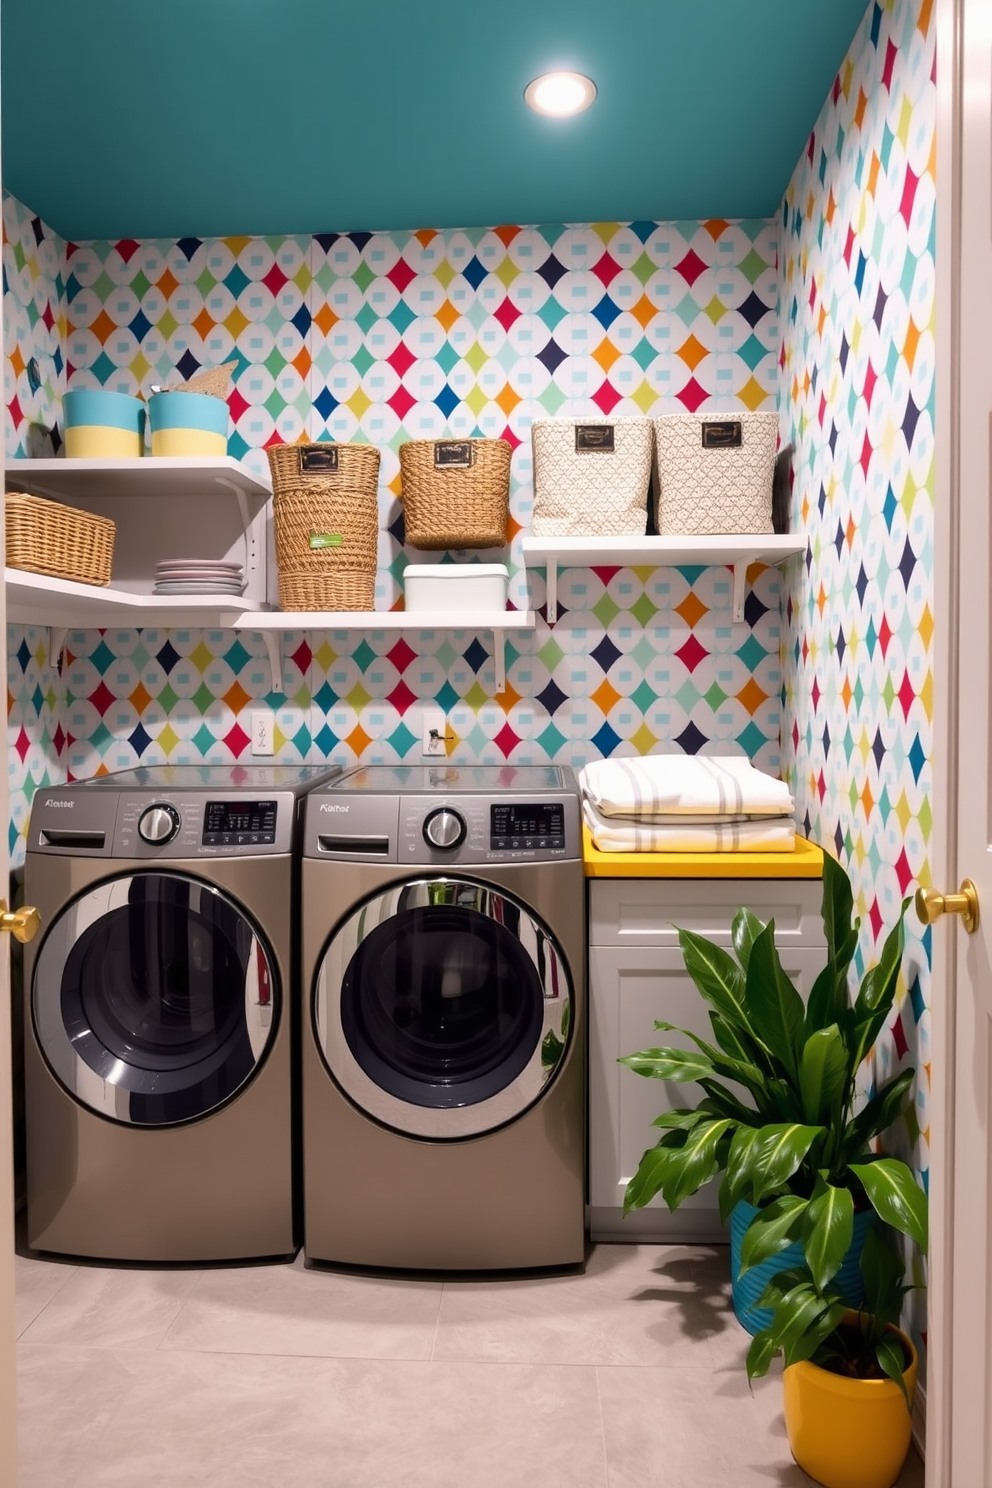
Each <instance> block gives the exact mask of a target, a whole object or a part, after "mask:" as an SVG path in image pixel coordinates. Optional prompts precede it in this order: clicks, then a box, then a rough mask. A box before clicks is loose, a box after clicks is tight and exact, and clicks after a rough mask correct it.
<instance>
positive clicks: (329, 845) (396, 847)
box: [303, 767, 582, 867]
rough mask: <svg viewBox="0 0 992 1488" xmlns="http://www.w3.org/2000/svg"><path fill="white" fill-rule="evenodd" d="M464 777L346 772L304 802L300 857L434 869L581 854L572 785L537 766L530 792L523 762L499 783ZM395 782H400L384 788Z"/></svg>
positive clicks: (447, 772)
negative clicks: (521, 765) (354, 773)
mask: <svg viewBox="0 0 992 1488" xmlns="http://www.w3.org/2000/svg"><path fill="white" fill-rule="evenodd" d="M467 773H468V772H465V771H459V770H457V769H455V770H445V771H443V772H432V771H428V772H422V773H415V772H414V771H412V770H411V771H408V772H406V774H401V772H400V770H398V769H396V770H393V771H391V772H390V771H388V770H386V769H385V768H382V769H376V768H374V767H373V768H366V769H364V770H362V771H361V772H360V773H359V774H358V776H352V777H349V776H348V775H344V776H342V777H341V779H340V781H339V782H336V783H335V785H334V786H331V787H328V788H326V789H324V790H320V791H315V792H314V793H313V795H311V796H310V797H309V798H308V800H307V804H306V828H305V832H304V848H303V851H304V855H305V856H307V857H315V858H334V859H337V860H339V861H342V860H345V859H349V858H350V859H353V860H355V861H359V862H365V863H369V862H382V863H407V864H411V865H416V866H421V865H425V864H430V865H432V866H435V867H441V866H448V865H452V866H453V865H455V864H459V865H461V866H462V867H464V866H466V865H470V864H473V863H476V864H484V863H509V862H557V861H560V860H562V859H569V858H580V857H581V855H582V840H581V833H580V816H579V795H578V789H577V787H575V788H573V789H569V788H568V786H569V781H568V780H567V779H555V780H551V781H549V780H548V779H547V776H548V773H549V772H548V771H547V770H543V769H542V770H541V771H540V775H539V776H538V777H537V778H535V780H534V782H533V784H534V786H535V788H534V789H532V790H529V789H528V788H527V787H528V785H529V784H530V783H531V782H530V781H528V780H527V778H526V776H527V771H526V770H525V769H524V768H522V767H520V768H515V769H513V770H509V771H507V772H505V773H507V774H509V775H510V776H511V777H512V778H511V779H510V780H508V781H506V782H505V784H504V782H503V781H501V780H500V779H499V778H496V779H482V780H476V779H471V778H470V779H469V780H465V779H464V778H462V777H463V776H464V775H465V774H467ZM480 773H481V772H480V771H478V770H476V771H475V772H474V774H475V775H479V774H480ZM491 773H492V775H493V776H497V777H498V776H499V774H500V773H501V772H498V771H496V770H493V771H492V772H491ZM560 773H561V775H562V776H565V775H566V774H567V772H565V771H562V772H560ZM407 774H408V775H409V777H410V778H407ZM535 774H536V772H535ZM392 784H395V785H396V786H398V787H399V788H398V789H393V790H384V789H381V787H382V786H388V785H392ZM466 785H467V786H468V787H469V788H467V789H466V788H464V787H465V786H466ZM500 785H503V787H504V788H503V789H500V788H499V787H500ZM459 786H462V787H463V788H462V789H459ZM473 786H474V788H472V787H473ZM549 786H550V787H551V788H548V787H549ZM556 786H557V789H556V788H555V787H556ZM349 787H350V788H349ZM487 787H488V788H487Z"/></svg>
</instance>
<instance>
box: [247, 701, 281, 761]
mask: <svg viewBox="0 0 992 1488" xmlns="http://www.w3.org/2000/svg"><path fill="white" fill-rule="evenodd" d="M275 734H276V720H275V715H274V714H273V713H272V712H271V710H270V709H268V708H254V709H253V710H252V715H251V752H252V754H275V749H276V744H275Z"/></svg>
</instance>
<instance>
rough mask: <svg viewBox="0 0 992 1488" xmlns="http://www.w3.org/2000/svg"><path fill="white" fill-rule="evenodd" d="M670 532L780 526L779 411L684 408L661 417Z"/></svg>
mask: <svg viewBox="0 0 992 1488" xmlns="http://www.w3.org/2000/svg"><path fill="white" fill-rule="evenodd" d="M654 437H655V462H656V466H657V480H656V500H657V513H656V520H657V526H658V532H659V534H660V536H662V537H695V536H703V535H723V534H728V533H730V534H736V535H741V536H743V535H744V534H747V533H766V532H772V531H773V530H774V529H773V527H772V482H773V478H774V474H775V445H776V441H777V438H778V414H777V413H739V412H736V411H732V412H729V413H679V414H666V415H662V416H661V417H660V418H656V419H655V421H654Z"/></svg>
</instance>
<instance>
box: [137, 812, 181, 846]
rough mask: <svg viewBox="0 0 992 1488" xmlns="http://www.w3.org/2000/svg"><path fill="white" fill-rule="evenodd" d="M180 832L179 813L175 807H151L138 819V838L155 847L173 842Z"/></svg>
mask: <svg viewBox="0 0 992 1488" xmlns="http://www.w3.org/2000/svg"><path fill="white" fill-rule="evenodd" d="M178 831H179V812H178V811H177V810H176V808H175V807H174V806H149V807H148V808H147V810H145V811H143V812H142V813H141V816H140V817H139V818H138V836H139V837H140V838H141V840H142V842H150V843H151V844H152V845H153V846H155V847H161V846H162V845H163V844H164V843H166V842H171V841H172V839H173V837H175V835H176V833H177V832H178Z"/></svg>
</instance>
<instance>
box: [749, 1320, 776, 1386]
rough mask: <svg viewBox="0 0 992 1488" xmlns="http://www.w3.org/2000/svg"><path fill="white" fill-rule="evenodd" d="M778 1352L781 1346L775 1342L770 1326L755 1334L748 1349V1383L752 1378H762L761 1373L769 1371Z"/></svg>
mask: <svg viewBox="0 0 992 1488" xmlns="http://www.w3.org/2000/svg"><path fill="white" fill-rule="evenodd" d="M778 1352H779V1347H778V1344H777V1343H776V1342H775V1338H774V1336H773V1334H772V1331H771V1329H770V1328H762V1330H761V1332H760V1333H756V1334H755V1335H754V1337H753V1338H752V1339H751V1344H750V1347H749V1348H748V1351H747V1361H746V1368H747V1382H748V1384H750V1383H751V1381H752V1380H754V1379H758V1378H760V1376H761V1375H763V1374H767V1373H768V1370H769V1368H770V1367H771V1362H772V1360H773V1359H774V1358H775V1355H776V1354H777V1353H778Z"/></svg>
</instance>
